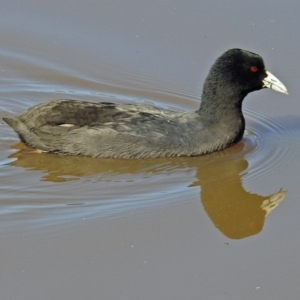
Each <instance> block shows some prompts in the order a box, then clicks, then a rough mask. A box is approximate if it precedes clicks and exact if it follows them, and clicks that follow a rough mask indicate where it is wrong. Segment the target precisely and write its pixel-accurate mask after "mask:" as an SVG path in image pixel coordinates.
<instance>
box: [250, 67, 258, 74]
mask: <svg viewBox="0 0 300 300" xmlns="http://www.w3.org/2000/svg"><path fill="white" fill-rule="evenodd" d="M250 69H251V72H253V73H255V72H257V71H258V68H257V67H256V66H253V67H251V68H250Z"/></svg>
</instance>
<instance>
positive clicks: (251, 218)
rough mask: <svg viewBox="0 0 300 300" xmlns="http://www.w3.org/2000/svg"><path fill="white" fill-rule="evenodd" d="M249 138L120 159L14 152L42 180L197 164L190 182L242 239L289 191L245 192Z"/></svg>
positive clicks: (218, 222) (217, 218)
mask: <svg viewBox="0 0 300 300" xmlns="http://www.w3.org/2000/svg"><path fill="white" fill-rule="evenodd" d="M244 146H245V145H244V143H243V142H242V143H239V144H238V145H236V146H234V147H231V148H229V149H226V150H224V151H220V152H216V153H212V154H209V155H205V156H200V157H194V158H164V159H150V160H149V159H147V160H115V159H99V158H88V157H78V156H63V155H56V154H46V153H45V154H34V153H31V152H30V151H28V150H27V149H26V148H25V146H24V145H23V144H22V143H19V144H17V145H15V146H14V148H16V149H18V150H19V151H18V152H16V153H14V154H12V155H10V158H15V160H14V161H13V162H11V163H10V165H12V166H16V167H22V168H26V169H31V170H42V171H44V176H43V177H42V179H41V180H45V181H52V182H63V181H69V180H76V179H79V178H82V177H85V176H91V175H95V174H100V175H101V174H102V175H103V174H106V173H110V174H139V172H144V170H145V169H146V168H149V167H150V166H152V168H151V172H152V174H153V175H154V174H155V173H159V172H160V170H161V169H159V168H155V167H153V165H155V166H159V165H162V164H168V165H172V166H174V167H175V168H176V169H180V168H191V169H193V170H194V169H196V178H195V180H194V182H193V183H191V184H190V185H189V186H194V187H195V186H199V187H200V190H201V192H200V199H201V202H202V204H203V207H204V209H205V211H206V213H207V214H208V216H209V218H210V219H211V221H212V222H213V223H214V225H215V227H217V228H218V229H219V230H220V231H221V232H222V233H223V234H224V235H225V236H227V237H228V238H231V239H242V238H246V237H249V236H252V235H255V234H258V233H259V232H260V231H261V230H262V228H263V226H264V222H265V218H266V216H267V215H268V214H269V213H270V212H271V211H272V210H273V209H274V208H276V207H277V206H278V205H279V204H280V203H281V202H282V200H283V199H284V198H285V195H286V191H281V190H280V191H278V192H277V193H274V194H271V195H268V196H262V195H258V194H256V193H255V192H250V191H246V190H245V189H244V187H243V185H242V177H243V175H244V174H246V173H247V172H249V170H248V162H247V160H246V159H245V155H244V154H245V153H244V148H245V147H244Z"/></svg>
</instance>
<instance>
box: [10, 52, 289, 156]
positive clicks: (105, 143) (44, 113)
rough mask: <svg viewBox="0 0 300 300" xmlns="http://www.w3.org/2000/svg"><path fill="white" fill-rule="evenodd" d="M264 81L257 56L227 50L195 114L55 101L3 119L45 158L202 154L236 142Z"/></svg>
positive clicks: (211, 73)
mask: <svg viewBox="0 0 300 300" xmlns="http://www.w3.org/2000/svg"><path fill="white" fill-rule="evenodd" d="M253 67H255V68H258V69H259V72H257V71H256V70H255V69H251V68H253ZM244 69H245V70H247V72H248V71H249V73H247V72H246V73H245V74H244V71H245V70H244ZM251 70H252V71H251ZM267 76H269V75H268V74H267V73H266V71H265V68H264V64H263V61H262V59H261V57H260V56H258V55H257V54H254V53H251V52H248V51H245V50H240V49H232V50H229V51H227V52H225V53H224V54H223V55H222V56H221V57H220V58H219V59H218V60H217V61H216V62H215V64H214V65H213V67H212V68H211V70H210V73H209V75H208V77H207V79H206V81H205V84H204V88H203V94H202V102H201V106H200V109H199V110H197V111H195V112H178V111H172V110H167V109H162V108H158V107H155V106H149V105H148V106H146V105H135V104H114V103H107V102H102V103H92V102H85V101H76V100H68V99H60V100H52V101H49V102H46V103H42V104H39V105H36V106H34V107H32V108H29V109H28V110H26V111H24V112H23V113H21V114H20V115H19V116H17V117H15V118H4V120H5V122H7V123H8V124H9V125H10V126H11V127H12V128H14V130H15V131H16V132H17V133H18V135H19V136H20V139H21V140H22V141H23V142H24V143H25V144H27V145H28V146H29V147H31V148H33V149H40V150H42V151H46V152H55V153H64V154H72V155H85V156H93V157H111V158H148V157H170V156H195V155H202V154H206V153H210V152H213V151H217V150H221V149H224V148H226V147H229V146H231V145H233V144H234V143H236V142H238V141H239V140H240V139H241V138H242V136H243V133H244V129H245V121H244V117H243V114H242V101H243V99H244V97H245V96H246V95H247V94H248V93H249V92H252V91H254V90H259V89H261V88H263V87H264V86H263V83H264V80H265V79H266V77H267ZM274 78H275V77H274V76H273V78H272V79H273V80H274ZM275 79H276V78H275ZM278 82H279V81H278ZM279 83H280V82H279ZM272 84H273V86H266V87H272V88H274V86H276V84H275V82H274V81H273V82H272ZM280 84H281V83H280ZM280 84H279V85H280ZM281 85H282V84H281ZM280 87H281V86H280ZM282 87H283V88H284V86H283V85H282ZM282 87H281V88H282ZM285 91H286V90H285ZM283 92H284V91H283Z"/></svg>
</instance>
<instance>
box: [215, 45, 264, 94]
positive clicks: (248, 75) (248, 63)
mask: <svg viewBox="0 0 300 300" xmlns="http://www.w3.org/2000/svg"><path fill="white" fill-rule="evenodd" d="M211 71H213V73H214V74H216V73H217V74H219V76H222V79H223V81H225V82H227V84H228V83H229V84H230V86H231V87H232V88H234V87H236V88H237V89H239V90H240V91H242V92H244V93H246V94H247V93H249V92H252V91H255V90H260V89H262V88H263V87H264V84H263V80H264V78H266V77H267V73H266V69H265V64H264V61H263V59H262V58H261V56H259V55H258V54H255V53H253V52H249V51H246V50H242V49H230V50H228V51H226V52H225V53H224V54H223V55H221V56H220V57H219V58H218V59H217V61H216V62H215V64H214V65H213V67H212V70H211ZM219 76H218V77H219Z"/></svg>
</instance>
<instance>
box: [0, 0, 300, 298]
mask: <svg viewBox="0 0 300 300" xmlns="http://www.w3.org/2000/svg"><path fill="white" fill-rule="evenodd" d="M299 10H300V3H299V1H296V0H293V1H284V2H279V1H277V2H274V1H270V0H269V1H250V2H249V1H248V2H244V3H243V2H241V1H226V3H225V2H221V1H206V0H205V1H197V2H196V1H163V0H159V1H153V2H151V1H134V0H129V1H104V0H101V1H78V0H72V1H71V0H65V1H63V2H62V1H57V0H54V1H50V2H49V1H40V0H39V1H35V0H31V1H26V2H24V1H15V0H13V1H10V2H8V1H7V3H6V4H3V3H1V11H0V32H1V44H0V74H1V76H0V117H3V116H11V115H15V114H17V113H20V112H21V111H23V110H24V109H27V108H29V107H30V106H32V105H35V104H38V103H41V102H43V101H46V100H50V99H54V98H74V99H82V100H90V101H115V102H118V103H127V102H131V103H147V102H151V103H155V104H156V105H158V106H161V107H171V108H174V109H183V110H194V109H196V108H197V107H198V106H199V103H200V94H201V88H202V83H203V81H204V79H205V76H206V74H207V71H208V69H209V67H210V66H211V64H212V63H213V61H214V60H215V58H216V57H217V56H219V55H220V54H221V53H222V52H224V51H225V50H227V49H229V48H233V47H240V48H245V49H248V50H251V51H253V52H257V53H259V54H261V55H262V56H263V57H264V59H265V63H266V65H267V67H268V69H269V70H270V71H271V72H272V73H273V74H275V75H276V76H277V77H278V78H280V80H282V81H283V82H284V83H285V84H286V86H287V88H288V90H289V93H290V95H289V96H288V97H287V96H285V95H283V94H279V93H275V92H273V91H271V90H263V91H259V92H257V93H252V94H251V95H249V96H248V97H247V98H246V101H245V104H244V112H245V118H246V124H247V131H246V133H245V137H244V139H243V141H242V142H240V143H239V144H237V145H235V146H234V147H231V148H229V149H226V150H225V151H221V152H218V153H213V154H210V155H206V156H202V157H195V158H177V159H175V158H173V159H150V160H127V161H126V160H109V159H107V160H103V159H92V158H85V157H70V156H59V155H51V154H40V155H37V154H33V153H28V151H26V149H25V147H24V145H23V144H22V143H20V142H19V140H18V138H17V136H16V134H15V133H14V132H13V130H12V129H11V128H9V127H8V126H7V125H6V124H4V122H2V121H1V123H0V168H1V172H0V177H1V180H0V216H1V217H0V236H1V240H0V267H1V275H0V299H14V300H15V299H22V300H26V299H30V300H35V299H64V300H65V299H114V300H116V299H122V300H125V299H130V300H133V299H134V300H135V299H139V300H140V299H151V300H152V299H172V300H174V299H209V300H210V299H212V300H214V299H230V300H235V299H236V300H238V299H239V300H240V299H244V300H248V299H249V300H250V299H251V300H253V299H264V300H266V299H272V300H282V299H298V298H299V293H300V280H299V278H300V261H299V259H298V257H299V247H300V238H299V231H300V222H299V211H300V201H299V194H300V185H299V168H300V151H299V150H300V139H299V136H300V103H299V99H298V97H299V90H298V88H297V87H298V85H299V80H300V71H299V66H298V62H299V46H300V36H299V34H298V27H299V26H298V25H299V16H298V15H299V13H298V12H299Z"/></svg>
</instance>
